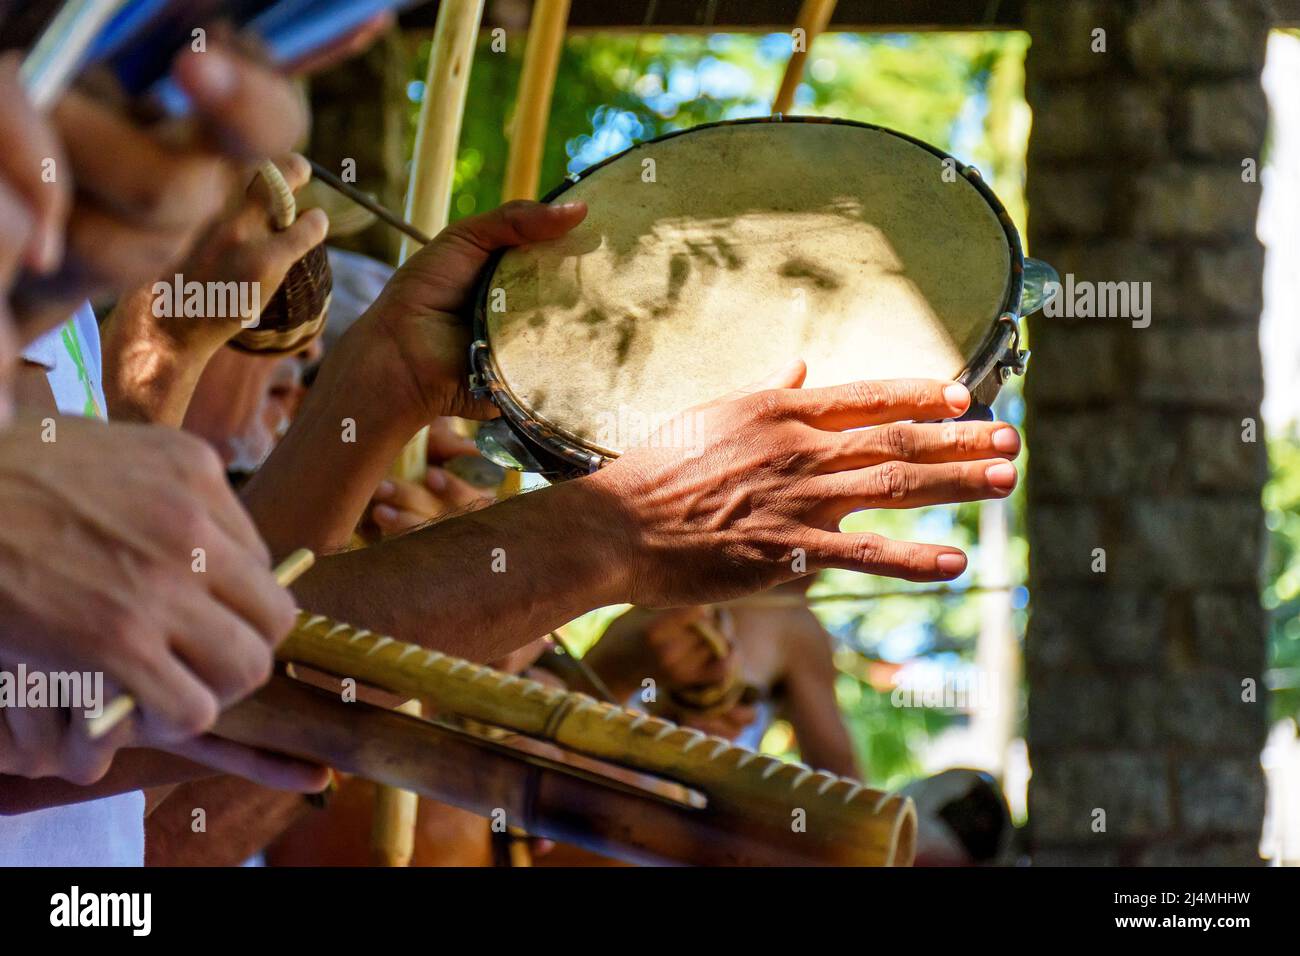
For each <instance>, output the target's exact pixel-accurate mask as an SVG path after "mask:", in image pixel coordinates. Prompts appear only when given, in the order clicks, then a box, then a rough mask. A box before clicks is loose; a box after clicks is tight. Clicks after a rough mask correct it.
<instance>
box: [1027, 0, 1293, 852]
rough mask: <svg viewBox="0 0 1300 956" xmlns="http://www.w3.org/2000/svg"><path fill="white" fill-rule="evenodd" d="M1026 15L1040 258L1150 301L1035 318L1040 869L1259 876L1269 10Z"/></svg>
mask: <svg viewBox="0 0 1300 956" xmlns="http://www.w3.org/2000/svg"><path fill="white" fill-rule="evenodd" d="M1026 15H1027V27H1028V29H1029V31H1030V34H1031V37H1032V41H1033V43H1032V47H1031V50H1030V53H1029V59H1028V62H1027V68H1026V69H1027V96H1028V100H1029V103H1030V106H1031V107H1032V109H1033V114H1034V120H1033V131H1032V134H1031V138H1030V155H1029V171H1028V183H1027V187H1028V200H1029V248H1030V252H1031V253H1032V254H1034V255H1037V256H1039V257H1041V258H1044V259H1047V260H1048V261H1049V262H1051V263H1052V264H1053V265H1054V266H1055V267H1056V268H1057V269H1058V271H1060V273H1061V274H1062V276H1063V277H1064V276H1065V275H1066V273H1072V274H1073V276H1074V279H1075V281H1076V282H1094V283H1098V282H1149V283H1150V295H1151V313H1150V324H1149V325H1147V326H1146V327H1134V322H1133V321H1130V319H1129V318H1126V317H1122V316H1119V317H1096V318H1082V317H1079V318H1069V317H1065V316H1058V317H1055V318H1049V317H1045V316H1041V315H1040V316H1036V317H1035V318H1034V319H1033V320H1031V324H1030V345H1031V347H1032V349H1033V358H1032V360H1031V362H1030V368H1029V376H1028V379H1027V382H1026V395H1027V401H1028V418H1027V424H1026V428H1027V433H1028V444H1029V448H1030V450H1031V452H1030V455H1029V459H1028V466H1027V476H1026V490H1027V493H1028V500H1029V507H1028V522H1029V538H1030V589H1031V617H1030V623H1029V631H1028V636H1027V642H1026V670H1027V676H1028V681H1029V727H1028V735H1029V749H1030V760H1031V762H1032V765H1033V779H1032V781H1031V784H1030V794H1029V799H1030V802H1029V811H1030V827H1031V831H1030V833H1031V837H1030V839H1031V846H1032V854H1033V858H1034V860H1035V862H1036V863H1040V864H1089V863H1124V864H1139V865H1141V864H1172V863H1193V864H1201V863H1204V864H1241V863H1250V862H1253V861H1255V860H1256V859H1257V858H1258V852H1257V846H1258V838H1259V831H1260V824H1261V820H1262V814H1263V801H1264V781H1263V776H1262V772H1261V770H1260V766H1259V759H1258V756H1259V750H1260V747H1261V746H1262V743H1263V739H1264V734H1265V728H1266V706H1267V705H1266V702H1265V699H1264V693H1263V688H1262V687H1261V686H1260V684H1261V681H1262V676H1263V673H1262V672H1263V669H1264V662H1265V622H1264V616H1263V612H1262V610H1261V608H1260V606H1259V575H1260V569H1261V560H1262V556H1263V548H1264V527H1263V513H1262V510H1261V507H1260V491H1261V488H1262V485H1263V482H1264V479H1265V475H1266V460H1265V448H1264V444H1263V435H1262V429H1261V427H1260V426H1259V424H1258V420H1259V419H1258V417H1259V403H1260V399H1261V397H1262V390H1263V383H1262V372H1261V361H1260V354H1259V339H1258V333H1259V325H1258V321H1259V313H1260V306H1261V298H1262V291H1261V287H1262V266H1263V254H1262V249H1261V247H1260V244H1259V241H1258V240H1257V238H1256V236H1255V219H1256V212H1257V208H1258V203H1259V198H1260V188H1261V187H1260V185H1259V183H1258V177H1257V176H1255V177H1254V181H1250V180H1251V179H1252V177H1251V176H1250V175H1249V172H1250V163H1251V162H1253V163H1254V164H1255V166H1256V168H1257V166H1258V163H1259V160H1260V151H1261V149H1262V147H1263V141H1264V134H1265V127H1266V122H1267V104H1266V101H1265V98H1264V93H1263V90H1262V89H1261V86H1260V80H1259V75H1260V70H1261V68H1262V65H1263V58H1264V49H1265V42H1266V36H1267V31H1268V28H1269V25H1270V21H1269V16H1270V9H1269V5H1268V3H1267V2H1265V0H1071V2H1069V3H1063V2H1059V0H1029V2H1028V4H1027V12H1026ZM1099 30H1100V31H1104V33H1097V32H1096V31H1099ZM1103 44H1104V49H1102V48H1101V47H1102V45H1103ZM1248 161H1249V162H1248ZM1243 163H1245V164H1246V165H1245V166H1243ZM1243 173H1246V174H1247V175H1245V176H1244V177H1243ZM1243 178H1244V179H1245V180H1247V181H1243ZM1252 421H1253V422H1255V423H1256V425H1255V432H1254V434H1253V436H1252V435H1251V434H1250V424H1249V423H1250V422H1252ZM1243 422H1244V423H1245V424H1243ZM1251 437H1253V438H1254V439H1255V440H1254V441H1250V440H1247V439H1249V438H1251ZM1097 549H1101V550H1100V551H1098V550H1097ZM1099 557H1101V558H1103V559H1104V570H1100V569H1099V568H1100V567H1101V565H1100V562H1099V560H1098V558H1099ZM1250 682H1254V694H1253V697H1252V695H1251V694H1250V693H1249V691H1250V687H1251V684H1250ZM1243 697H1244V698H1246V699H1243ZM1099 811H1100V813H1099Z"/></svg>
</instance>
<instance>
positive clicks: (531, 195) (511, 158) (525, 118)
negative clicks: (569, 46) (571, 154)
mask: <svg viewBox="0 0 1300 956" xmlns="http://www.w3.org/2000/svg"><path fill="white" fill-rule="evenodd" d="M568 19H569V0H536V2H535V3H534V4H533V16H532V19H531V20H530V21H529V23H528V43H527V45H526V46H525V47H524V64H523V71H522V73H521V74H520V77H519V95H518V96H517V97H516V99H515V115H514V120H513V121H512V122H511V128H510V149H509V152H508V153H507V155H506V176H505V184H504V185H503V187H502V189H501V198H502V200H504V201H506V202H508V201H510V200H512V199H536V198H537V188H538V185H539V183H540V181H541V173H542V154H543V153H544V152H545V149H546V127H547V124H548V122H549V120H550V115H551V97H552V95H553V93H554V91H555V76H556V73H557V72H558V71H559V68H560V52H561V51H562V50H563V49H564V27H565V24H566V23H567V22H568Z"/></svg>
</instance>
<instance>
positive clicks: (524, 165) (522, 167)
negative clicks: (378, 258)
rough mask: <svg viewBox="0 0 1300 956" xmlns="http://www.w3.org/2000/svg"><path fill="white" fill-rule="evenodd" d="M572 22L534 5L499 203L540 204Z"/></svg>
mask: <svg viewBox="0 0 1300 956" xmlns="http://www.w3.org/2000/svg"><path fill="white" fill-rule="evenodd" d="M568 20H569V0H536V3H534V4H533V14H532V18H531V19H530V20H529V22H528V42H527V44H526V45H525V46H524V62H523V66H522V68H521V71H520V74H519V93H518V95H517V96H516V97H515V114H514V119H513V120H512V121H511V124H510V137H509V139H510V143H509V148H508V150H507V153H506V175H505V180H504V182H503V183H502V186H501V199H502V201H503V202H509V201H510V200H512V199H536V198H537V189H538V184H539V183H540V182H541V177H542V155H543V154H544V153H545V151H546V127H547V125H548V123H549V122H550V118H551V97H552V96H553V94H554V92H555V76H556V73H557V72H558V71H559V68H560V53H561V51H562V50H563V49H564V27H565V24H566V23H568ZM519 486H520V474H519V472H517V471H507V472H506V474H505V477H504V479H503V480H502V482H501V487H500V489H499V490H498V493H497V497H498V498H509V497H510V496H511V495H514V494H517V493H518V492H519Z"/></svg>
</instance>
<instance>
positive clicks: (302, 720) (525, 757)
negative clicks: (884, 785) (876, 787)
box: [217, 675, 916, 866]
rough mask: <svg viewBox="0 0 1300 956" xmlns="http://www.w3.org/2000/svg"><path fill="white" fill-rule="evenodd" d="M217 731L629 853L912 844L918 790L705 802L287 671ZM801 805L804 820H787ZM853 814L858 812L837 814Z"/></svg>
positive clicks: (889, 850)
mask: <svg viewBox="0 0 1300 956" xmlns="http://www.w3.org/2000/svg"><path fill="white" fill-rule="evenodd" d="M502 676H505V675H502ZM217 733H218V734H219V735H220V736H222V737H225V738H227V739H229V740H234V741H237V742H239V743H243V744H247V745H250V746H257V747H262V748H265V749H270V750H276V751H280V752H282V753H287V754H291V755H293V756H296V757H299V758H301V759H305V760H312V761H316V762H320V763H325V764H328V765H329V766H332V767H338V768H339V769H340V770H343V771H346V772H348V773H352V774H355V775H357V776H360V777H363V778H366V779H370V780H374V781H377V782H381V783H385V784H388V785H389V786H395V787H410V788H413V789H415V790H418V791H419V792H420V794H421V795H423V796H426V797H429V798H431V799H434V800H438V801H441V802H443V803H448V804H451V805H453V806H458V807H461V808H463V809H465V810H468V811H470V812H472V813H476V814H479V815H480V816H484V817H488V816H492V815H493V814H494V813H499V812H501V811H504V813H505V815H506V819H507V820H510V821H517V822H518V823H519V824H520V825H521V826H522V827H523V828H524V829H526V830H527V831H528V832H529V833H532V834H534V835H536V836H540V837H544V838H546V839H550V840H557V841H561V842H565V843H572V844H576V845H578V846H581V847H583V848H585V849H588V850H591V851H592V852H594V853H598V854H601V855H603V856H610V857H614V858H616V859H620V860H623V861H625V862H628V863H639V864H648V865H654V864H663V863H687V864H696V865H705V866H727V865H730V866H782V865H786V866H788V865H848V866H855V865H856V866H863V865H890V864H893V865H908V864H909V863H910V862H911V859H912V855H913V846H914V843H915V835H916V811H915V809H914V808H913V806H912V802H911V800H910V799H908V798H906V797H898V796H891V797H889V798H887V800H884V801H879V802H872V801H878V798H880V795H879V794H875V793H874V792H870V791H862V793H871V794H872V795H871V796H870V797H868V798H865V799H864V798H862V797H861V796H860V795H859V796H855V797H854V799H853V800H851V801H850V802H849V803H846V802H845V801H844V800H843V799H842V794H841V793H840V792H839V791H838V790H837V789H831V790H830V791H829V792H828V794H827V795H826V796H825V797H820V796H818V794H817V790H818V788H819V786H820V783H819V781H821V780H822V779H823V778H824V777H825V775H822V774H816V775H813V776H812V777H811V778H810V780H809V781H808V782H807V783H805V784H803V785H802V786H800V787H797V788H795V789H793V790H787V788H785V787H784V786H778V787H776V788H775V789H779V790H781V791H782V792H783V793H785V797H784V799H783V800H782V801H780V802H779V803H778V804H777V806H776V808H775V809H774V810H773V809H769V810H768V812H766V813H762V814H755V813H746V812H745V811H744V810H743V809H741V808H738V807H736V806H735V805H733V804H731V803H729V802H728V801H727V800H726V799H721V798H717V797H715V796H714V795H713V794H711V793H710V794H706V798H707V803H706V804H705V805H703V806H701V805H699V803H698V802H690V801H681V800H677V799H671V798H668V797H666V796H663V795H661V794H660V793H659V792H658V788H656V789H655V790H647V789H643V788H641V787H638V786H633V785H630V784H628V783H623V782H620V781H617V780H615V779H614V778H613V777H610V776H607V775H605V774H602V773H600V772H599V771H598V769H597V768H596V767H594V766H593V765H591V764H590V763H585V764H584V763H583V762H582V761H575V760H572V759H571V758H569V757H567V756H566V755H564V754H560V755H558V756H556V757H547V756H542V755H539V754H536V753H532V752H527V751H523V750H519V749H516V748H512V747H510V746H508V745H507V744H504V743H499V742H494V741H490V740H487V739H485V738H482V737H479V736H476V735H473V734H470V733H467V732H465V731H461V730H457V729H454V728H452V727H449V726H446V725H443V724H435V723H431V722H429V721H426V720H420V719H418V718H415V717H410V716H406V715H404V714H398V713H394V712H393V711H390V710H385V709H383V708H378V707H372V706H370V705H368V704H365V703H361V702H356V703H344V702H343V701H342V700H340V699H339V697H338V696H337V695H335V694H330V693H328V692H326V691H322V690H318V689H317V688H314V687H309V686H306V685H304V684H301V683H299V682H297V681H294V680H291V679H289V678H286V677H283V676H280V675H277V676H276V677H274V678H273V679H272V681H271V683H269V684H268V685H267V686H266V687H264V688H263V689H262V690H260V691H258V693H257V694H255V695H253V696H252V697H250V698H248V699H247V700H245V701H242V702H240V703H239V704H237V705H235V706H234V707H232V708H231V709H230V710H228V711H226V712H225V713H224V714H223V715H222V717H221V720H220V721H219V723H218V725H217ZM733 749H735V748H733ZM770 759H771V758H757V760H770ZM756 769H757V768H756ZM754 776H757V774H754ZM832 779H833V778H832ZM765 786H766V787H767V788H768V789H774V788H773V785H772V784H770V783H768V784H766V785H765ZM801 809H802V810H805V811H806V819H807V827H806V829H805V830H803V831H800V830H799V829H797V828H796V827H793V826H792V825H791V819H792V814H793V813H794V811H797V810H801ZM846 817H847V818H849V819H850V821H851V822H850V824H849V825H845V824H844V823H843V822H841V821H843V820H844V819H845V818H846ZM867 822H869V823H870V826H866V825H864V824H865V823H867Z"/></svg>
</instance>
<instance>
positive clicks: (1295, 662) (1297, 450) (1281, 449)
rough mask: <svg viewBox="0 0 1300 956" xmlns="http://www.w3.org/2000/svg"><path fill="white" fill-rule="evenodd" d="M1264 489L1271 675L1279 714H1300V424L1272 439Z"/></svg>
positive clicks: (1274, 708)
mask: <svg viewBox="0 0 1300 956" xmlns="http://www.w3.org/2000/svg"><path fill="white" fill-rule="evenodd" d="M1268 453H1269V462H1270V465H1271V475H1270V477H1269V482H1268V484H1267V485H1266V486H1265V488H1264V515H1265V522H1266V524H1267V527H1268V531H1269V553H1268V564H1267V571H1266V574H1265V581H1266V582H1267V583H1266V584H1265V587H1264V595H1263V600H1264V607H1265V609H1266V610H1267V611H1268V615H1269V642H1268V646H1269V680H1268V685H1269V688H1270V690H1272V692H1273V693H1272V695H1271V701H1270V705H1271V714H1272V717H1273V718H1274V719H1276V718H1281V717H1294V716H1297V715H1300V427H1293V428H1292V430H1291V431H1290V433H1287V434H1282V435H1277V436H1274V437H1272V438H1271V439H1270V441H1269V444H1268Z"/></svg>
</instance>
